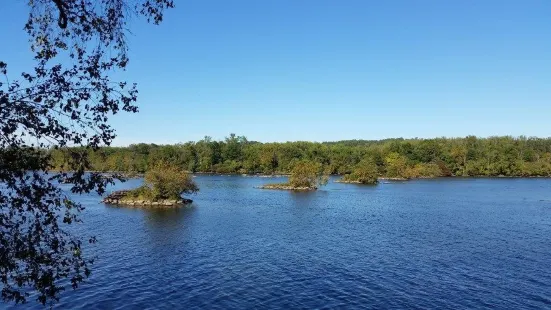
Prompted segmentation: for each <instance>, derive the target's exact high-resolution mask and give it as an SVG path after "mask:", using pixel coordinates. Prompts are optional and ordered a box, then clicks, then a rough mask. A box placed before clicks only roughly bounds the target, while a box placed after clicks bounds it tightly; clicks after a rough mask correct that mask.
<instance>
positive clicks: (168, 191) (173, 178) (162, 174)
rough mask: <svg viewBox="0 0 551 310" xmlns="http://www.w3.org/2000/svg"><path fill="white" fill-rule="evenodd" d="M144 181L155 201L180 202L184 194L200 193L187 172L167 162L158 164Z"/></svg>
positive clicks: (146, 174) (147, 174)
mask: <svg viewBox="0 0 551 310" xmlns="http://www.w3.org/2000/svg"><path fill="white" fill-rule="evenodd" d="M144 180H145V182H146V183H147V185H148V187H149V188H150V189H151V195H150V197H151V199H153V200H164V199H172V200H179V199H180V198H181V195H182V194H194V193H196V192H198V191H199V187H197V184H195V182H194V181H193V179H192V178H191V176H190V175H189V174H188V173H187V172H186V171H184V170H183V169H182V168H180V167H178V166H176V165H172V164H169V163H167V162H159V163H157V164H156V165H155V166H154V167H152V168H151V169H150V170H149V171H147V172H146V173H145V177H144Z"/></svg>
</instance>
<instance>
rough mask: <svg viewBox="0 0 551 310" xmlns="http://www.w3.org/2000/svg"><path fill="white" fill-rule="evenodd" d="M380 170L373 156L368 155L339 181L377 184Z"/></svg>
mask: <svg viewBox="0 0 551 310" xmlns="http://www.w3.org/2000/svg"><path fill="white" fill-rule="evenodd" d="M378 175H379V170H378V169H377V164H376V163H375V161H373V160H372V159H371V158H369V157H367V158H364V159H363V160H361V161H360V162H359V163H358V164H357V165H356V166H355V167H354V170H353V171H352V173H350V174H346V175H345V176H344V177H343V178H342V179H340V180H338V181H336V182H337V183H354V184H377V183H378V182H379V180H378Z"/></svg>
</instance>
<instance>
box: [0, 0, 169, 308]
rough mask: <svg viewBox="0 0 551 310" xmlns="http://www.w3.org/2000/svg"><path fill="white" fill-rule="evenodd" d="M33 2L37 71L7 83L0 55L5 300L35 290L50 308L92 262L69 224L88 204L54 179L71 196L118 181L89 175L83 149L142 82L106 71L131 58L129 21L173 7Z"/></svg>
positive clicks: (101, 140) (101, 137)
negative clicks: (59, 158)
mask: <svg viewBox="0 0 551 310" xmlns="http://www.w3.org/2000/svg"><path fill="white" fill-rule="evenodd" d="M29 6H30V14H29V18H28V20H27V23H26V24H25V27H24V29H25V31H26V33H27V34H28V36H29V42H30V45H31V50H32V51H33V52H34V60H35V61H36V64H35V67H34V69H33V70H29V71H27V72H24V73H22V74H21V77H22V80H21V81H18V80H9V79H8V77H7V73H8V72H7V64H6V63H5V62H3V61H0V80H1V82H0V282H1V283H2V285H3V288H2V297H3V298H4V300H10V301H14V302H16V303H20V302H26V301H27V297H28V296H29V293H30V291H35V292H36V293H37V300H38V301H39V302H40V303H42V304H47V303H50V304H51V303H54V302H56V301H57V300H58V298H59V293H60V292H61V291H63V290H64V289H65V287H64V286H63V283H64V282H63V281H62V280H63V279H69V282H70V285H71V287H73V288H77V287H78V286H79V284H80V283H81V282H82V281H84V279H85V278H86V277H88V276H89V275H90V272H91V271H90V269H89V265H90V264H91V263H92V262H93V260H92V259H90V258H88V257H86V255H85V251H84V250H85V249H83V248H82V242H81V239H80V238H79V237H77V236H73V235H72V234H70V233H69V232H68V230H67V225H70V224H74V223H78V222H80V218H79V216H78V215H79V213H80V211H82V210H83V207H82V206H81V205H79V204H78V203H75V202H73V201H71V200H70V199H68V198H67V197H66V195H64V193H63V192H62V191H61V190H60V189H59V187H58V183H59V182H67V183H70V184H71V191H72V192H73V193H88V192H91V191H96V192H98V193H100V194H101V193H103V192H104V191H105V186H106V185H107V184H108V183H109V182H112V180H111V179H105V178H102V177H101V176H99V175H97V174H94V173H87V172H86V171H88V170H90V166H91V165H90V162H89V159H88V152H87V151H86V150H97V149H98V148H99V147H100V146H103V145H110V144H111V142H112V141H113V139H114V138H115V131H114V129H113V128H112V127H111V126H110V125H109V116H110V115H112V114H115V113H118V112H119V111H120V110H123V111H125V112H137V110H138V108H137V107H136V106H135V103H136V100H137V94H138V91H137V89H136V85H135V84H131V85H132V87H129V85H128V84H127V82H126V81H112V80H111V78H110V76H109V75H110V73H111V72H112V71H113V70H116V69H121V68H125V67H126V66H127V64H128V57H127V46H126V42H125V31H126V28H127V26H126V21H127V18H128V17H129V16H130V15H132V14H141V15H144V16H145V17H146V18H147V19H148V20H151V21H152V22H154V23H159V22H160V21H161V20H162V13H163V11H164V9H166V8H170V7H173V6H174V4H173V3H172V1H166V0H156V1H138V3H137V4H135V6H134V8H132V6H130V5H129V4H128V3H127V2H126V1H124V0H98V1H95V0H94V1H92V0H34V1H30V2H29ZM52 21H57V22H52ZM58 59H59V61H57V60H58ZM61 59H63V60H64V61H61ZM67 146H72V148H71V149H67V148H66V147H67ZM78 146H80V147H81V148H78ZM50 148H52V149H59V150H64V151H65V153H64V154H65V157H64V164H63V167H64V169H63V170H64V171H70V172H64V171H61V172H60V171H53V167H52V165H51V162H52V160H51V155H50V154H51V152H50V151H49V149H50ZM89 241H90V243H94V242H95V238H90V239H89Z"/></svg>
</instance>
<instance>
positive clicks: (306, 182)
mask: <svg viewBox="0 0 551 310" xmlns="http://www.w3.org/2000/svg"><path fill="white" fill-rule="evenodd" d="M328 181H329V173H328V171H326V170H324V169H323V166H322V165H321V164H320V163H317V162H313V161H308V160H300V161H297V162H296V163H295V165H294V166H293V169H292V171H291V176H290V177H289V185H290V186H292V187H308V188H318V187H319V186H322V185H325V184H327V182H328Z"/></svg>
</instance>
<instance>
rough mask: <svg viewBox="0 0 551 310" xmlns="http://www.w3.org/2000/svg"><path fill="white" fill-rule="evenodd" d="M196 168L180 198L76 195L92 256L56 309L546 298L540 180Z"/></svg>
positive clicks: (549, 187) (544, 203)
mask: <svg viewBox="0 0 551 310" xmlns="http://www.w3.org/2000/svg"><path fill="white" fill-rule="evenodd" d="M195 180H196V181H197V182H198V183H199V185H200V187H201V192H200V193H199V194H198V195H197V196H195V197H193V198H194V200H195V202H194V203H193V204H192V205H191V206H188V207H184V208H181V209H173V210H157V211H153V210H141V209H132V208H117V207H109V206H105V205H103V204H101V203H99V197H97V196H94V195H89V196H85V197H79V198H78V199H79V200H80V201H81V202H82V203H83V204H85V205H86V207H87V209H86V211H85V213H84V214H83V218H84V221H85V223H84V224H83V225H82V227H81V228H80V229H81V230H82V231H83V232H85V233H86V234H87V235H96V236H97V238H98V239H99V243H98V244H97V245H95V246H94V247H93V249H91V250H92V251H93V253H95V254H96V255H98V261H97V262H96V264H95V266H94V269H93V275H92V277H91V278H90V279H89V280H88V282H87V283H85V284H84V285H82V287H80V288H79V289H78V290H76V291H72V290H69V291H68V292H66V293H65V294H63V296H62V300H61V303H60V304H59V305H58V306H57V307H56V308H59V309H247V308H269V309H290V308H293V309H311V308H326V309H329V308H392V309H403V308H408V309H426V308H448V309H461V308H462V309H465V308H493V309H495V308H497V309H543V308H548V309H549V308H551V180H550V179H461V178H457V179H440V180H416V181H409V182H392V183H388V184H380V185H378V186H358V185H346V184H338V183H332V182H330V183H329V185H328V186H326V187H324V188H322V189H321V190H318V191H317V192H309V193H291V192H286V191H271V190H260V189H255V188H254V187H255V186H258V185H260V184H262V183H266V182H275V181H278V180H274V179H267V178H257V177H241V176H199V177H197V178H195ZM140 182H141V181H140V180H132V181H130V182H127V183H124V184H122V185H118V186H116V187H115V188H113V189H120V188H129V187H133V186H136V185H138V184H139V183H140ZM16 308H37V309H38V308H41V306H38V305H37V304H36V303H35V302H31V303H30V304H29V305H26V306H23V307H21V306H18V307H16Z"/></svg>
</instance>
